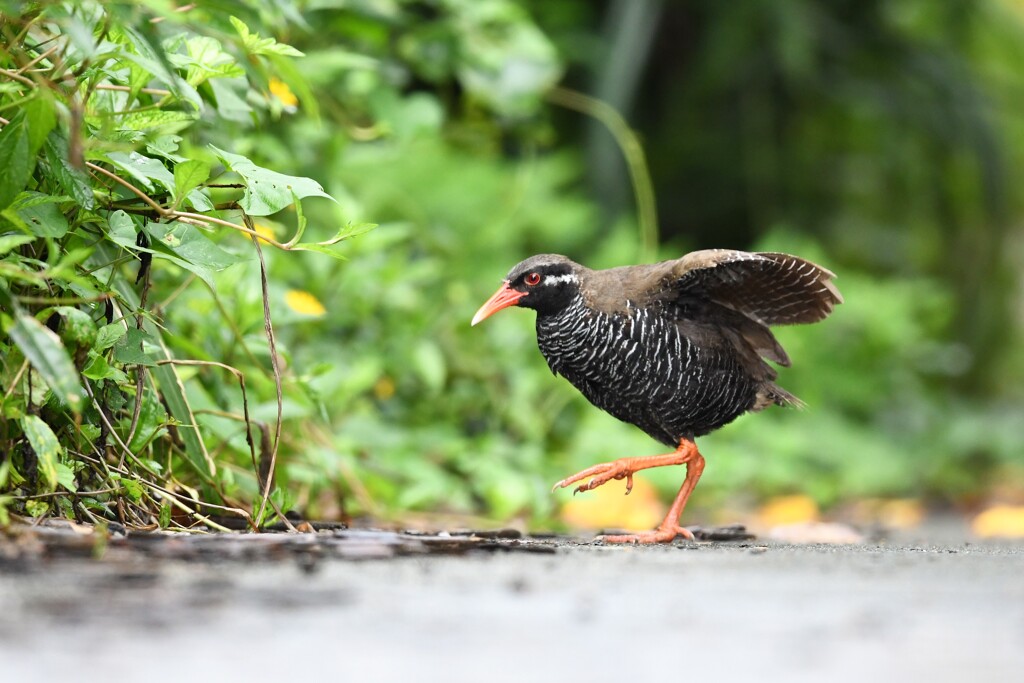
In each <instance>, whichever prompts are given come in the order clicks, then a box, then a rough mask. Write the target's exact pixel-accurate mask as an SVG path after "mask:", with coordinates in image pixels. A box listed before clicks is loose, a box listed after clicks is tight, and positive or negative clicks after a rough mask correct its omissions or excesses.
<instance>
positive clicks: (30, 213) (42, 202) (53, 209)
mask: <svg viewBox="0 0 1024 683" xmlns="http://www.w3.org/2000/svg"><path fill="white" fill-rule="evenodd" d="M62 199H65V198H62V197H53V196H51V195H47V194H43V193H42V192H22V193H21V194H20V195H19V196H18V199H17V200H16V201H15V202H14V204H13V205H12V207H11V208H12V209H13V210H14V211H15V213H16V214H17V215H18V218H20V219H21V220H22V222H23V223H24V224H25V227H26V228H28V229H29V230H31V231H32V234H33V235H36V236H38V237H53V238H59V237H63V236H64V235H66V234H67V232H68V227H69V226H68V219H67V217H65V216H64V214H63V213H62V212H61V210H60V209H59V208H58V207H57V205H56V204H57V202H59V201H61V200H62Z"/></svg>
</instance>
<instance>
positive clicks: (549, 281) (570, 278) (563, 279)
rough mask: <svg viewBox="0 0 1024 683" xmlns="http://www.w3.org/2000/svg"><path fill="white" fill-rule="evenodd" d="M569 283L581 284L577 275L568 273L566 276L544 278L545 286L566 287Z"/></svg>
mask: <svg viewBox="0 0 1024 683" xmlns="http://www.w3.org/2000/svg"><path fill="white" fill-rule="evenodd" d="M568 282H579V279H578V278H577V277H576V274H575V273H566V274H564V275H548V276H547V277H546V278H544V284H545V285H564V284H566V283H568Z"/></svg>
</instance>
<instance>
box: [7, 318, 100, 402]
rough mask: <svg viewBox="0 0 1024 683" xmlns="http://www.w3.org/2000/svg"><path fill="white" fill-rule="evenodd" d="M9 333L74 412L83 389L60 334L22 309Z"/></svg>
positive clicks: (82, 394) (58, 395) (51, 388)
mask: <svg viewBox="0 0 1024 683" xmlns="http://www.w3.org/2000/svg"><path fill="white" fill-rule="evenodd" d="M8 334H9V335H10V337H11V339H13V340H14V343H15V344H16V345H17V346H18V348H19V349H21V352H22V353H23V354H25V358H27V359H28V362H29V363H31V364H32V367H33V368H34V369H35V370H36V372H38V373H39V374H40V375H41V376H42V378H43V380H44V381H45V382H46V384H47V385H48V386H49V387H50V390H51V391H53V393H54V394H56V395H57V397H58V398H59V399H60V400H61V401H63V402H64V403H66V404H67V405H68V406H69V407H70V408H71V409H72V410H73V411H74V412H76V413H78V412H80V411H81V410H82V406H83V405H84V403H85V392H84V391H83V390H82V384H81V382H79V381H78V372H77V371H76V370H75V366H74V364H73V363H72V362H71V358H70V357H69V356H68V352H67V350H66V349H65V348H64V345H63V344H61V343H60V338H59V337H58V336H57V335H56V334H54V333H53V332H51V331H50V330H49V329H47V328H46V326H44V325H43V324H42V323H41V322H39V321H38V320H36V319H35V318H33V317H32V316H30V315H25V314H24V313H21V314H18V316H17V319H16V320H15V323H14V325H12V326H11V329H10V330H9V331H8Z"/></svg>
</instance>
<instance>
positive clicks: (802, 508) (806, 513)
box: [757, 494, 819, 527]
mask: <svg viewBox="0 0 1024 683" xmlns="http://www.w3.org/2000/svg"><path fill="white" fill-rule="evenodd" d="M818 514H819V510H818V504H817V503H815V502H814V499H812V498H810V497H809V496H805V495H802V494H796V495H792V496H779V497H777V498H772V499H771V500H769V501H768V502H767V503H765V504H764V505H762V506H761V508H760V509H759V510H758V511H757V524H758V525H759V526H762V527H774V526H781V525H785V524H795V523H797V522H809V521H812V520H816V519H818Z"/></svg>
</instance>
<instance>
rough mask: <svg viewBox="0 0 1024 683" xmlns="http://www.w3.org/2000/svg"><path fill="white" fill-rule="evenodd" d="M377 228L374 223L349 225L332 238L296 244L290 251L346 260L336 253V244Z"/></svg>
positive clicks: (339, 253) (338, 252)
mask: <svg viewBox="0 0 1024 683" xmlns="http://www.w3.org/2000/svg"><path fill="white" fill-rule="evenodd" d="M376 227H377V224H376V223H355V224H353V223H349V224H348V225H346V226H345V227H344V228H342V229H341V230H339V231H338V234H336V235H335V236H334V237H332V238H331V239H329V240H324V241H323V242H307V243H304V244H296V245H294V246H293V247H292V249H294V250H296V251H315V252H317V253H320V254H326V255H327V256H330V257H332V258H336V259H338V260H339V261H344V260H346V257H345V256H344V255H343V254H342V253H341V252H340V251H338V244H339V243H340V242H342V241H343V240H347V239H348V238H349V237H355V236H356V235H362V234H363V233H364V232H369V231H370V230H373V229H374V228H376Z"/></svg>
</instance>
